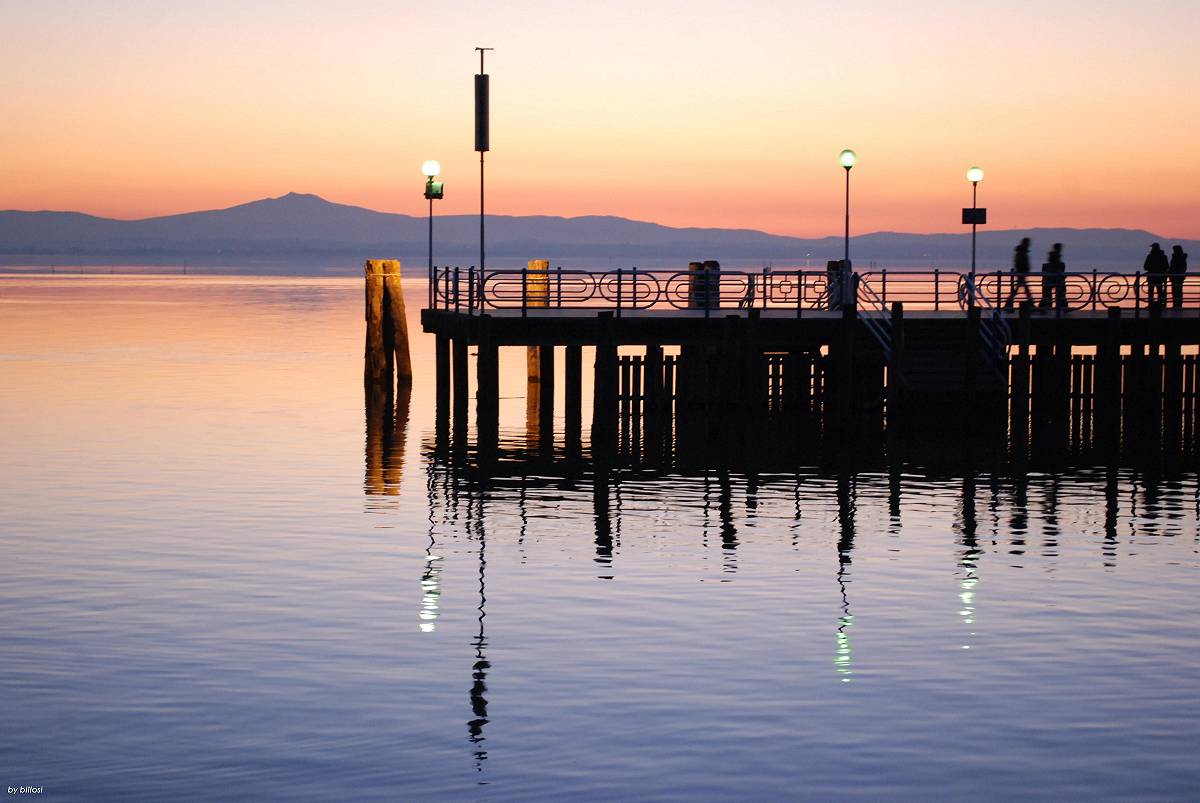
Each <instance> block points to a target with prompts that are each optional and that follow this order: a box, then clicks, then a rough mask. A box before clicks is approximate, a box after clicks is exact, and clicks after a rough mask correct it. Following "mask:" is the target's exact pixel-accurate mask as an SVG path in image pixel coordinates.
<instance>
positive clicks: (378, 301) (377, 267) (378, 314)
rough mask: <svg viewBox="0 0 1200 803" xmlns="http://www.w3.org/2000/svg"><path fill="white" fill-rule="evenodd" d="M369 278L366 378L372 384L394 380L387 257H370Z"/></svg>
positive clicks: (367, 287) (364, 358)
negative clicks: (388, 345) (385, 271)
mask: <svg viewBox="0 0 1200 803" xmlns="http://www.w3.org/2000/svg"><path fill="white" fill-rule="evenodd" d="M365 278H366V321H367V339H366V345H365V347H364V351H363V381H364V382H366V383H370V384H375V385H382V384H385V383H386V384H391V381H392V355H391V353H390V352H389V351H388V350H387V349H386V348H385V345H384V344H385V335H384V327H385V316H386V315H387V311H386V307H385V305H384V293H385V291H384V283H383V261H382V260H377V259H371V260H367V264H366V268H365Z"/></svg>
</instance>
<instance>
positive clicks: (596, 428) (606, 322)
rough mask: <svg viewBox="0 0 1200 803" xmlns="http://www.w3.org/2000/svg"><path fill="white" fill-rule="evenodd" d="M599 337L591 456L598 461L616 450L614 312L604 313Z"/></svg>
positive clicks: (599, 323)
mask: <svg viewBox="0 0 1200 803" xmlns="http://www.w3.org/2000/svg"><path fill="white" fill-rule="evenodd" d="M597 322H598V325H599V331H598V333H597V337H596V363H595V368H594V372H595V379H594V387H593V390H592V457H593V458H594V459H596V460H597V461H599V462H604V461H606V460H607V459H608V458H610V457H611V456H612V454H613V452H614V451H615V450H616V437H617V426H616V424H617V342H616V336H615V333H614V332H613V327H614V322H613V314H612V313H611V312H601V313H600V315H599V317H598V321H597Z"/></svg>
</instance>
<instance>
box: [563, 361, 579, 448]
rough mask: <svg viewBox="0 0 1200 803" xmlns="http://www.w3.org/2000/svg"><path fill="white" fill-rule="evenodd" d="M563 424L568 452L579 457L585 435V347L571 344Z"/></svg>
mask: <svg viewBox="0 0 1200 803" xmlns="http://www.w3.org/2000/svg"><path fill="white" fill-rule="evenodd" d="M563 382H564V386H563V406H564V408H565V409H564V410H563V424H564V427H563V429H564V433H563V434H564V441H565V444H566V448H567V454H568V455H570V456H573V457H578V456H579V452H580V450H581V448H582V443H581V442H582V435H583V432H582V430H583V347H582V346H579V345H578V344H570V345H568V346H567V347H566V349H565V354H564V359H563Z"/></svg>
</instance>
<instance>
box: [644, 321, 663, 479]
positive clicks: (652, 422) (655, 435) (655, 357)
mask: <svg viewBox="0 0 1200 803" xmlns="http://www.w3.org/2000/svg"><path fill="white" fill-rule="evenodd" d="M645 370H646V376H645V379H644V381H643V387H644V393H645V398H646V401H645V411H646V412H645V419H646V420H645V426H644V428H643V437H644V439H645V444H646V446H645V450H644V451H645V453H646V455H647V457H649V458H650V459H651V461H652V462H656V461H657V459H658V458H659V457H660V456H661V452H662V444H663V437H662V431H663V419H664V415H663V406H664V405H663V350H662V346H659V345H657V344H651V345H649V346H646V363H645Z"/></svg>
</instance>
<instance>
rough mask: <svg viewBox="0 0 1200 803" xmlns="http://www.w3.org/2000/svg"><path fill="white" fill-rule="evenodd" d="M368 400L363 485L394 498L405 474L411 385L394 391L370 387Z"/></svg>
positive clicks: (367, 489) (371, 491)
mask: <svg viewBox="0 0 1200 803" xmlns="http://www.w3.org/2000/svg"><path fill="white" fill-rule="evenodd" d="M365 397H366V398H365V407H366V422H367V426H366V430H367V432H366V479H365V481H364V483H363V486H364V489H365V490H366V492H367V493H368V494H371V495H386V496H395V495H396V494H399V493H400V481H401V479H403V475H404V447H405V442H406V433H407V430H408V412H409V404H410V402H411V399H412V386H411V385H409V384H408V383H402V384H401V385H400V386H399V387H398V388H397V389H396V390H395V391H392V389H391V388H388V387H381V386H379V385H374V384H368V385H367V386H366V388H365Z"/></svg>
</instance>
